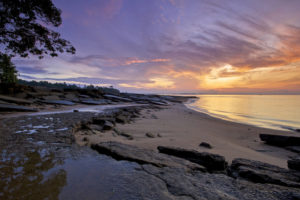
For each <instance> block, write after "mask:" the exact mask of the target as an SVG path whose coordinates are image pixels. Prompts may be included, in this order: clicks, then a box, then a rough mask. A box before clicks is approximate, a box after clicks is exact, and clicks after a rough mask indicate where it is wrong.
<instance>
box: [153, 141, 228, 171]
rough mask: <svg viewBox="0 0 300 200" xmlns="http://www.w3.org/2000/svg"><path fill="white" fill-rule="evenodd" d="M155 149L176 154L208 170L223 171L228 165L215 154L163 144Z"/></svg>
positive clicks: (221, 157) (222, 158)
mask: <svg viewBox="0 0 300 200" xmlns="http://www.w3.org/2000/svg"><path fill="white" fill-rule="evenodd" d="M157 149H158V151H159V152H160V153H164V154H168V155H171V156H176V157H179V158H183V159H186V160H189V161H190V162H193V163H197V164H200V165H202V166H204V167H205V168H206V169H207V170H208V171H210V172H214V171H224V170H225V169H226V168H227V165H228V164H227V162H226V161H225V158H224V157H223V156H220V155H217V154H212V153H207V152H198V151H195V150H187V149H182V148H174V147H165V146H158V147H157Z"/></svg>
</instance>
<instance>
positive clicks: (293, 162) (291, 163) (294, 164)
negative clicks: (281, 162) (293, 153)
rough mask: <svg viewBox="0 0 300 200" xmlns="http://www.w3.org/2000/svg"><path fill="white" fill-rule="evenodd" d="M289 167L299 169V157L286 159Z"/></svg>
mask: <svg viewBox="0 0 300 200" xmlns="http://www.w3.org/2000/svg"><path fill="white" fill-rule="evenodd" d="M287 163H288V167H289V169H292V170H297V171H300V157H298V158H293V159H290V160H288V161H287Z"/></svg>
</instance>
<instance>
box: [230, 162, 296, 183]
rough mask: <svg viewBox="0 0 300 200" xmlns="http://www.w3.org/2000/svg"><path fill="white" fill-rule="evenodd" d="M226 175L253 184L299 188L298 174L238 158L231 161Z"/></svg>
mask: <svg viewBox="0 0 300 200" xmlns="http://www.w3.org/2000/svg"><path fill="white" fill-rule="evenodd" d="M228 174H229V176H231V177H234V178H240V179H245V180H248V181H251V182H254V183H268V184H275V185H282V186H287V187H296V188H300V172H298V171H294V170H288V169H284V168H280V167H278V166H275V165H271V164H267V163H263V162H259V161H254V160H248V159H243V158H238V159H235V160H233V161H232V164H231V166H230V167H229V168H228Z"/></svg>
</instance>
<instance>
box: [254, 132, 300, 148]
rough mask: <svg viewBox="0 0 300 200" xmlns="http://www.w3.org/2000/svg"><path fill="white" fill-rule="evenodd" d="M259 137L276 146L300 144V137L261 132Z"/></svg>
mask: <svg viewBox="0 0 300 200" xmlns="http://www.w3.org/2000/svg"><path fill="white" fill-rule="evenodd" d="M259 137H260V139H261V140H262V141H264V142H265V143H267V144H270V145H274V146H280V147H285V146H300V137H295V136H283V135H271V134H259Z"/></svg>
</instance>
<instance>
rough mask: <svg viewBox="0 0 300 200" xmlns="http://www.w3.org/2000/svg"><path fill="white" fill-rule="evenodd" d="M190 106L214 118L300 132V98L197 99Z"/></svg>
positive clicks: (252, 96)
mask: <svg viewBox="0 0 300 200" xmlns="http://www.w3.org/2000/svg"><path fill="white" fill-rule="evenodd" d="M193 96H197V97H198V99H196V100H192V101H190V102H188V103H187V104H186V105H187V106H188V107H189V108H191V109H193V110H196V111H199V112H203V113H206V114H208V115H211V116H213V117H217V118H221V119H225V120H229V121H234V122H239V123H245V124H251V125H255V126H259V127H264V128H270V129H276V130H289V131H296V130H298V131H300V95H193Z"/></svg>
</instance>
